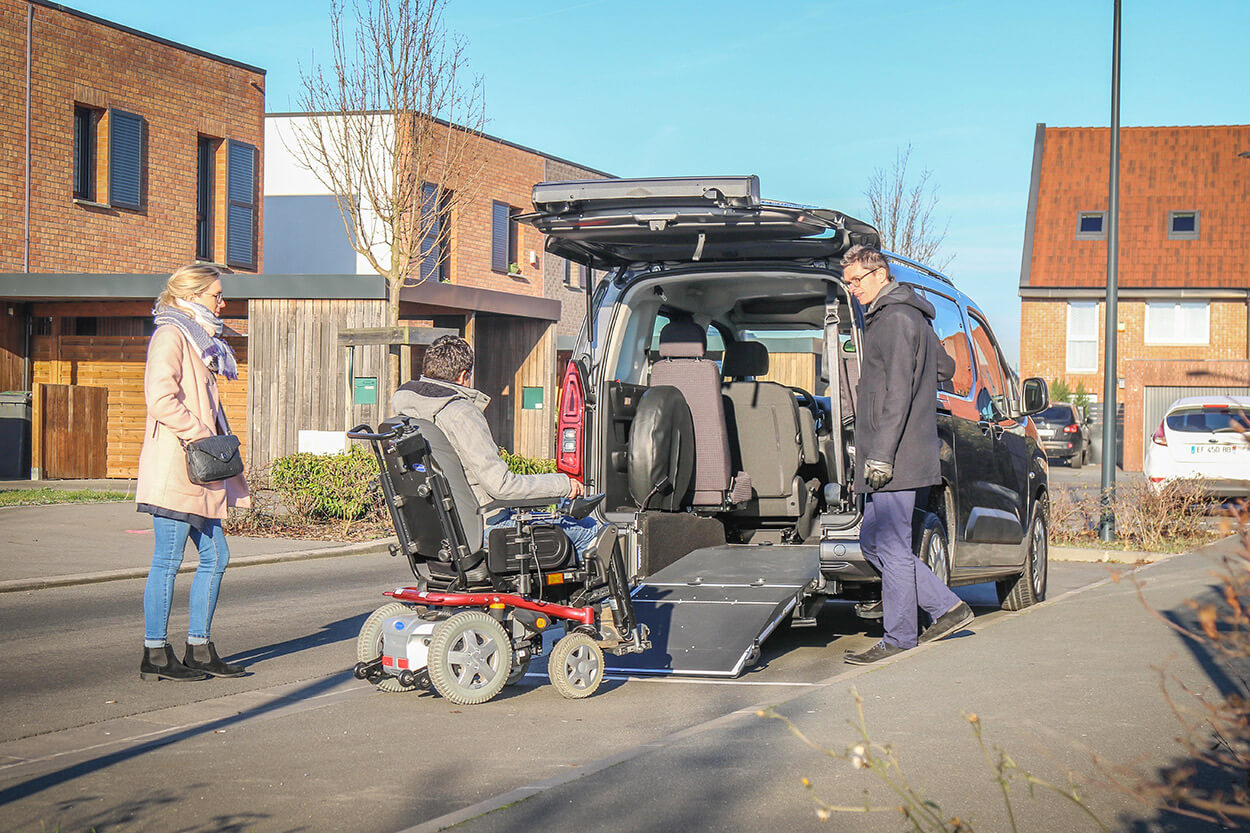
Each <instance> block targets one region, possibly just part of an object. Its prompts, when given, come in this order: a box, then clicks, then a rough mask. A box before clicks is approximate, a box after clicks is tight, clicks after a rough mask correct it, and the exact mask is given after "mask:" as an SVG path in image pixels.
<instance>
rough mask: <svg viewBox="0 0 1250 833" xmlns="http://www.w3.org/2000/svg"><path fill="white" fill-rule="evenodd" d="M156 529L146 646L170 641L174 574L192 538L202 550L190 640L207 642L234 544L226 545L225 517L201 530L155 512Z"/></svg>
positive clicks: (193, 588)
mask: <svg viewBox="0 0 1250 833" xmlns="http://www.w3.org/2000/svg"><path fill="white" fill-rule="evenodd" d="M152 531H153V533H154V535H155V538H156V541H155V548H154V550H153V552H152V568H151V569H150V570H149V571H148V583H147V587H145V588H144V590H143V644H144V645H145V646H146V647H148V648H159V647H161V646H162V645H164V644H165V642H166V636H167V632H168V630H169V609H170V607H171V606H172V605H173V601H174V578H175V577H177V575H178V568H179V567H180V566H182V555H183V551H184V550H185V549H186V546H187V538H190V539H191V541H192V542H193V543H194V544H195V546H196V548H197V549H198V550H199V551H200V566H199V568H198V569H197V570H196V571H195V578H193V579H192V580H191V610H190V614H191V615H190V620H191V621H190V625H189V627H188V629H187V642H189V643H191V644H192V645H205V644H207V643H208V638H209V637H208V635H209V628H210V627H211V626H212V623H213V611H214V610H215V609H216V607H217V594H218V593H219V592H220V591H221V575H222V573H224V572H225V571H226V565H227V564H229V563H230V548H229V547H227V546H226V533H225V532H223V531H222V529H221V521H210V522H209V525H208V527H207V528H206V529H205V530H204V531H203V532H200V531H198V530H196V529H195V528H193V527H192V526H191V524H189V523H187V522H186V521H175V520H172V519H170V518H158V517H155V516H154V517H153V518H152Z"/></svg>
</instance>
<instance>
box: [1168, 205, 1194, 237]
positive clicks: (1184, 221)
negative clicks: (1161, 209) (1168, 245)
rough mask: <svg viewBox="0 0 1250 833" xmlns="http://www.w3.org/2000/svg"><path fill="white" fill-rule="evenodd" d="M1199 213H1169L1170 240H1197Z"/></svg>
mask: <svg viewBox="0 0 1250 833" xmlns="http://www.w3.org/2000/svg"><path fill="white" fill-rule="evenodd" d="M1197 239H1198V212H1197V211H1171V212H1168V240H1197Z"/></svg>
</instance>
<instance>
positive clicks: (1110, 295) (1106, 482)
mask: <svg viewBox="0 0 1250 833" xmlns="http://www.w3.org/2000/svg"><path fill="white" fill-rule="evenodd" d="M1109 191H1110V193H1109V194H1108V199H1107V221H1108V223H1107V315H1106V319H1107V321H1106V328H1105V330H1104V338H1103V359H1102V362H1103V364H1102V401H1103V406H1102V496H1101V502H1102V518H1101V520H1100V521H1099V524H1098V537H1099V539H1100V540H1103V541H1114V540H1115V510H1114V508H1113V507H1112V498H1113V497H1114V492H1115V457H1116V428H1117V426H1116V383H1117V374H1116V370H1117V368H1116V332H1117V326H1116V325H1117V318H1118V316H1117V310H1116V291H1117V286H1116V281H1117V275H1116V268H1117V263H1116V260H1117V257H1116V256H1117V255H1118V254H1119V232H1120V0H1115V15H1114V23H1113V29H1112V36H1111V183H1110V188H1109Z"/></svg>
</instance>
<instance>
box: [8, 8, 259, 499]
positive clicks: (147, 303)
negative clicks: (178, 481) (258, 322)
mask: <svg viewBox="0 0 1250 833" xmlns="http://www.w3.org/2000/svg"><path fill="white" fill-rule="evenodd" d="M264 108H265V71H264V70H262V69H259V68H257V67H252V66H248V65H246V64H242V63H239V62H237V61H231V60H229V59H226V58H222V57H219V56H216V55H212V54H209V53H207V52H204V51H201V50H199V49H195V48H192V47H189V46H185V45H182V44H178V43H173V42H171V41H167V40H164V39H162V38H158V37H155V36H153V35H149V34H146V33H143V32H139V31H136V30H133V29H130V28H128V27H125V26H121V25H118V24H116V23H112V22H110V21H106V20H101V19H100V18H97V17H93V16H91V15H88V14H84V13H81V12H78V11H74V10H72V9H68V8H66V7H64V6H61V5H59V4H56V3H50V2H45V0H0V154H2V156H0V390H13V389H17V390H30V389H32V386H33V385H35V384H36V383H44V384H48V385H55V386H58V387H59V386H66V387H76V388H95V389H96V390H99V389H102V388H103V389H106V392H107V396H106V397H105V398H102V399H100V400H99V408H100V412H99V413H98V414H96V415H95V416H94V417H93V418H92V421H91V426H90V427H84V428H83V430H82V431H78V430H75V431H73V432H70V433H71V434H72V435H73V436H74V437H75V438H78V439H81V438H82V437H83V436H84V434H83V432H84V431H85V432H87V433H89V434H91V435H92V438H93V439H92V442H93V443H94V444H95V445H98V448H96V449H95V450H94V451H93V452H92V454H91V455H88V456H90V458H91V459H90V460H89V461H88V462H89V465H88V467H87V469H86V470H82V469H80V468H76V467H74V466H71V467H70V468H69V469H62V471H63V472H65V476H82V475H84V474H90V475H92V476H103V475H104V474H106V473H108V474H110V475H113V476H121V475H126V474H129V473H131V472H132V471H133V468H134V464H135V460H136V459H137V457H138V449H139V443H140V442H141V435H142V420H143V394H142V369H143V355H144V350H145V348H146V338H145V336H146V333H147V332H149V331H150V327H151V323H150V317H151V307H152V299H153V298H154V297H155V295H156V292H157V291H158V290H159V288H160V286H161V284H162V283H163V280H164V278H165V277H167V276H168V274H169V273H170V272H171V271H172V270H173V269H175V268H177V267H178V266H180V265H182V264H186V263H189V262H191V261H194V260H197V259H198V260H204V261H211V262H218V263H221V264H223V265H226V266H228V267H229V268H230V269H231V270H233V271H234V272H237V273H244V274H246V273H256V272H259V271H260V269H261V268H262V264H263V261H262V251H263V238H262V233H261V229H262V226H263V208H262V205H261V201H260V189H259V183H260V179H261V168H262V164H263V146H264V145H263V143H264ZM138 276H150V277H138ZM226 316H227V317H229V318H232V319H234V321H235V323H236V324H237V325H238V329H239V331H240V333H246V317H247V311H246V302H245V301H234V302H232V303H231V304H230V305H229V307H228V308H227V310H226ZM236 341H237V346H238V348H239V349H240V351H241V352H240V358H241V359H242V360H243V362H242V364H243V365H244V367H243V370H244V372H245V371H246V342H245V341H243V340H242V339H237V340H236ZM223 394H224V397H225V401H226V405H227V411H228V413H230V414H231V418H232V421H242V420H243V419H244V418H245V416H246V414H245V405H246V382H245V381H243V379H242V378H241V379H240V381H239V382H237V383H232V384H229V385H223ZM58 396H59V394H58ZM57 401H58V402H60V403H62V404H64V400H63V399H57ZM92 401H95V400H92ZM39 407H40V403H39V402H38V401H37V402H36V403H35V408H36V410H37V411H38V409H39ZM79 410H81V409H79ZM54 421H55V420H54ZM75 427H76V428H78V427H81V426H75ZM39 451H40V449H39V448H36V449H35V452H36V460H35V463H36V465H35V468H36V469H39V468H40V466H39V457H38V454H39ZM55 471H56V466H55V465H53V466H52V468H51V469H49V470H48V471H46V472H44V473H50V474H55Z"/></svg>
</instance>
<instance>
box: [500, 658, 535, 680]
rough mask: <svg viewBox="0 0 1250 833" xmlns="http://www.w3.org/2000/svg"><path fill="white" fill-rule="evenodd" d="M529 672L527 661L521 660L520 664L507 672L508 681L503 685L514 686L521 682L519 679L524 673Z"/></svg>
mask: <svg viewBox="0 0 1250 833" xmlns="http://www.w3.org/2000/svg"><path fill="white" fill-rule="evenodd" d="M529 670H530V661H529V660H523V661H521V662H520V663H517V664H514V665H513V666H512V670H511V671H509V672H508V679H507V681H506V682H505V683H504V685H505V686H509V685H516V684H517V683H519V682H521V678H523V677H524V676H525V674H526V672H528V671H529Z"/></svg>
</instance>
